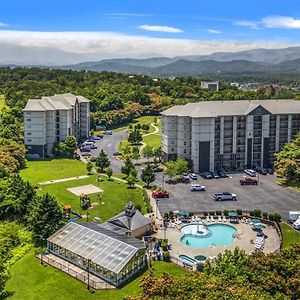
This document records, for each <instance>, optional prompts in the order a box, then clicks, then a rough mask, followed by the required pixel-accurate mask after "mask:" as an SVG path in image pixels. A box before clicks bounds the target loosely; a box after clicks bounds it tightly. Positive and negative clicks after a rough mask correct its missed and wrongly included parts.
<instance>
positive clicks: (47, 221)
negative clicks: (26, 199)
mask: <svg viewBox="0 0 300 300" xmlns="http://www.w3.org/2000/svg"><path fill="white" fill-rule="evenodd" d="M27 223H28V228H29V229H30V230H31V231H32V232H33V239H34V241H35V242H36V243H38V244H42V243H43V242H44V241H45V239H46V238H48V237H49V236H50V235H51V234H53V233H54V232H55V231H57V230H58V229H59V228H60V227H61V226H62V225H63V213H62V210H61V208H60V206H59V205H58V203H57V201H56V199H55V198H54V197H52V196H50V195H49V194H48V193H47V194H45V195H43V196H36V197H35V198H34V200H33V201H32V202H31V205H30V212H29V216H28V218H27Z"/></svg>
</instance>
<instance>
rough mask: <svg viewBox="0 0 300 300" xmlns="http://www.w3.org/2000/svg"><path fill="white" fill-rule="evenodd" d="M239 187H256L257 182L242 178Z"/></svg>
mask: <svg viewBox="0 0 300 300" xmlns="http://www.w3.org/2000/svg"><path fill="white" fill-rule="evenodd" d="M240 184H241V185H257V180H256V179H253V178H243V179H241V180H240Z"/></svg>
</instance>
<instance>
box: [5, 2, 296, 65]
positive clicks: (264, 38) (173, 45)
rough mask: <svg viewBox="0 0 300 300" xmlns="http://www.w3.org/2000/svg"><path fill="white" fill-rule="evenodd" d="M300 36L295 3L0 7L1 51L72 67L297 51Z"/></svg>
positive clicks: (28, 4) (22, 4) (34, 4)
mask: <svg viewBox="0 0 300 300" xmlns="http://www.w3.org/2000/svg"><path fill="white" fill-rule="evenodd" d="M299 33H300V0H286V1H282V0H280V1H279V0H273V1H271V0H251V1H245V0H244V1H243V0H239V1H238V0H226V1H225V0H210V1H208V0H206V1H203V0H184V1H179V0H172V1H171V0H152V1H148V0H139V1H137V0H110V1H108V0H72V1H71V0H26V1H25V0H1V3H0V43H1V45H2V44H4V45H6V46H7V47H8V46H10V47H12V46H13V47H42V48H49V47H50V48H53V49H58V50H61V51H66V52H71V53H74V54H77V55H78V56H77V58H76V59H77V60H82V59H83V57H84V56H85V57H86V58H98V59H101V58H110V57H150V56H169V57H172V56H177V55H195V54H209V53H212V52H217V51H233V52H234V51H239V50H246V49H253V48H283V47H288V46H295V45H300V34H299ZM8 49H10V48H8ZM7 52H9V51H8V50H7ZM1 54H2V53H1ZM2 55H3V54H2ZM76 59H75V60H76Z"/></svg>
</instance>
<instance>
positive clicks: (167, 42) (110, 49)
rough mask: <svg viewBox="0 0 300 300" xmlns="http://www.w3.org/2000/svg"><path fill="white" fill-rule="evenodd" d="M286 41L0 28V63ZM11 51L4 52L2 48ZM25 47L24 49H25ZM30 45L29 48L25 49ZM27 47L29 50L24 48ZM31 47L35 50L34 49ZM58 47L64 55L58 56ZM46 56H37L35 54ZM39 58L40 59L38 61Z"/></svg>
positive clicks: (203, 49) (193, 51) (62, 61)
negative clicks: (199, 38)
mask: <svg viewBox="0 0 300 300" xmlns="http://www.w3.org/2000/svg"><path fill="white" fill-rule="evenodd" d="M296 45H297V43H295V42H287V41H282V40H280V41H276V40H272V41H236V40H213V39H211V40H191V39H178V38H154V37H147V36H142V35H139V36H134V35H125V34H121V33H116V32H34V31H14V30H0V60H1V61H0V62H2V63H3V62H9V63H14V62H20V60H21V59H22V60H23V61H24V57H23V54H24V53H25V52H26V53H29V54H28V56H27V61H30V63H32V64H34V63H35V64H37V62H38V63H39V64H43V63H47V64H49V63H52V64H56V65H57V64H66V57H67V58H68V60H69V61H72V63H76V62H82V61H89V60H94V61H95V60H101V59H105V58H121V57H123V58H124V57H128V58H146V57H159V56H168V57H174V56H182V55H200V54H210V53H213V52H216V50H217V51H230V52H236V51H241V50H248V49H255V48H285V47H288V46H296ZM4 46H5V47H13V48H14V49H15V52H13V51H4V52H3V53H4V54H2V52H1V49H8V48H5V47H4ZM24 47H25V48H24ZM28 47H29V48H28ZM25 49H28V51H25ZM33 50H34V51H33ZM57 50H60V51H64V52H65V53H66V55H64V56H63V57H62V56H59V55H60V54H59V53H58V51H57ZM41 52H43V53H45V52H47V55H44V56H43V55H39V54H38V53H41ZM38 59H40V60H38Z"/></svg>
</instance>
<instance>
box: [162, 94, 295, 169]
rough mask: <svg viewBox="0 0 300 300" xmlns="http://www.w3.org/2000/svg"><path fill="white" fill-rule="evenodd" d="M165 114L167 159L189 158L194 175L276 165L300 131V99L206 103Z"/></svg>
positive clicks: (175, 109) (190, 105)
mask: <svg viewBox="0 0 300 300" xmlns="http://www.w3.org/2000/svg"><path fill="white" fill-rule="evenodd" d="M161 115H162V156H163V160H164V161H167V160H170V159H176V157H179V156H181V157H185V158H187V159H189V160H191V162H192V165H193V171H194V172H203V171H214V170H220V169H224V168H227V169H240V168H245V167H248V168H250V167H254V166H260V167H272V165H273V161H274V153H276V152H278V151H279V150H280V148H281V147H282V146H283V145H284V144H286V143H288V142H290V141H291V139H292V138H293V137H294V136H295V135H296V134H297V133H298V132H299V130H300V101H296V100H240V101H203V102H198V103H189V104H186V105H179V106H174V107H172V108H169V109H167V110H165V111H163V112H162V113H161Z"/></svg>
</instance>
